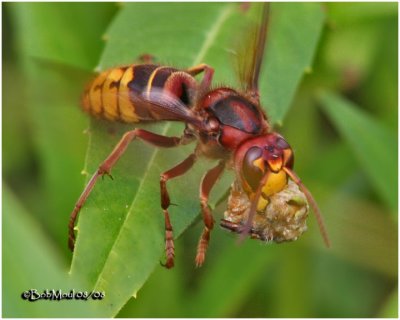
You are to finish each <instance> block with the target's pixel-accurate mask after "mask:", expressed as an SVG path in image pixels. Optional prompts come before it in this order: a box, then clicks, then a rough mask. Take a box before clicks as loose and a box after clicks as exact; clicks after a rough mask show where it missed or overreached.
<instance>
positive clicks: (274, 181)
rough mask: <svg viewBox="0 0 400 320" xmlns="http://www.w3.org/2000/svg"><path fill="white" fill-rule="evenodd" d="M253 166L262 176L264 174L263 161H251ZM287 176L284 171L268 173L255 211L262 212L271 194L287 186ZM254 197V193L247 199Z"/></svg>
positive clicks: (259, 159)
mask: <svg viewBox="0 0 400 320" xmlns="http://www.w3.org/2000/svg"><path fill="white" fill-rule="evenodd" d="M253 165H254V166H255V167H257V168H259V169H260V170H261V171H262V173H263V174H265V169H266V168H265V165H264V161H263V160H262V159H261V158H258V159H256V160H254V161H253ZM287 182H288V181H287V174H286V172H285V171H283V170H280V171H278V172H276V173H275V172H270V174H269V176H268V179H267V181H266V182H265V184H264V186H263V187H262V193H261V197H260V200H259V201H258V204H257V211H263V210H264V209H265V207H266V206H267V205H268V202H269V201H268V198H269V197H270V196H272V195H273V194H275V193H277V192H280V191H282V190H283V188H285V186H286V185H287ZM254 197H255V192H251V193H250V194H249V198H250V199H251V200H253V198H254Z"/></svg>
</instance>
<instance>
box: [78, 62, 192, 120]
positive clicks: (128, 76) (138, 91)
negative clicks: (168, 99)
mask: <svg viewBox="0 0 400 320" xmlns="http://www.w3.org/2000/svg"><path fill="white" fill-rule="evenodd" d="M196 86H197V84H196V81H195V80H194V78H193V77H192V76H191V75H189V74H188V73H186V72H184V71H180V70H177V69H174V68H171V67H165V66H157V65H153V64H139V65H131V66H126V67H120V68H114V69H109V70H106V71H104V72H102V73H100V74H99V75H98V76H97V77H96V78H95V79H94V80H93V81H92V82H91V83H90V84H89V85H88V87H87V88H86V90H85V92H84V95H83V98H82V105H83V109H84V110H85V111H86V112H88V113H90V114H92V115H94V116H97V117H101V118H105V119H107V120H111V121H123V122H128V123H131V122H138V121H152V120H170V119H168V118H163V116H162V115H161V116H160V115H159V114H157V112H156V111H154V110H150V109H149V107H148V105H146V104H145V103H140V101H141V100H140V97H142V96H143V94H144V93H150V92H151V90H158V91H159V90H163V91H167V92H168V93H169V94H172V95H174V96H176V97H177V98H178V99H180V100H181V101H182V102H183V103H184V104H185V105H188V106H189V105H190V103H191V96H192V95H193V94H192V92H193V91H194V90H193V89H195V88H196ZM155 88H157V89H155Z"/></svg>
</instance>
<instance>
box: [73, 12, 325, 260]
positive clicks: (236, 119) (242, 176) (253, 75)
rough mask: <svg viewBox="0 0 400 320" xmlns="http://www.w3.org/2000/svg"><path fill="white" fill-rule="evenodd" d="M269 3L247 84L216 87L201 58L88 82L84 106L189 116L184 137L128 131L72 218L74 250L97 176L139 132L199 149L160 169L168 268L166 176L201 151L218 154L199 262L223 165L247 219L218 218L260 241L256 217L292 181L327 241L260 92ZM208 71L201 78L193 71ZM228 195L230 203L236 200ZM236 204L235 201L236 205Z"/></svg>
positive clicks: (106, 113)
mask: <svg viewBox="0 0 400 320" xmlns="http://www.w3.org/2000/svg"><path fill="white" fill-rule="evenodd" d="M268 15H269V6H267V5H265V6H264V7H263V12H262V19H261V23H260V26H259V27H258V28H257V29H256V31H255V32H254V35H253V37H252V38H251V40H250V41H249V45H248V48H247V50H250V52H252V54H251V55H249V56H248V57H246V59H248V60H247V61H246V62H245V63H244V64H242V66H241V68H240V70H239V78H240V80H241V82H242V84H243V89H241V90H237V89H233V88H230V87H224V86H220V87H216V88H215V87H214V88H212V87H211V85H212V78H213V74H214V69H213V68H212V67H210V66H208V65H206V64H200V65H197V66H194V67H191V68H189V69H186V70H178V69H175V68H173V67H169V66H163V65H157V64H153V63H151V62H149V61H148V60H149V55H145V56H144V59H145V60H147V62H146V63H142V64H137V65H129V66H125V67H119V68H114V69H110V70H106V71H104V72H102V73H100V74H99V75H98V76H97V77H96V78H95V79H94V80H93V81H92V82H91V83H89V85H88V86H87V88H86V90H85V92H84V94H83V98H82V105H83V109H84V110H85V111H86V112H88V113H89V114H91V115H93V116H96V117H101V118H105V119H108V120H110V121H122V122H127V123H137V122H146V121H180V122H183V123H185V129H184V132H183V134H182V136H181V137H167V136H162V135H158V134H155V133H152V132H149V131H147V130H144V129H133V130H131V131H128V132H126V133H125V134H124V135H123V137H122V138H121V140H120V141H119V142H118V144H117V145H116V146H115V148H114V149H113V150H112V152H111V153H110V155H109V156H108V157H107V158H106V159H105V160H104V161H103V163H101V164H100V166H99V167H98V169H97V171H96V172H95V173H94V174H93V176H92V177H91V179H90V180H89V182H88V184H87V186H86V187H85V189H84V191H83V193H82V194H81V196H80V198H79V199H78V201H77V203H76V205H75V207H74V209H73V211H72V213H71V217H70V221H69V247H70V249H71V250H73V249H74V243H75V232H74V226H75V220H76V218H77V216H78V213H79V211H80V209H81V208H82V206H83V205H84V203H85V201H86V199H87V198H88V196H89V194H90V193H91V191H92V189H93V187H94V186H95V184H96V182H97V180H98V178H99V177H101V176H103V175H109V174H110V172H111V169H112V168H113V167H114V165H115V164H116V163H117V161H118V159H119V158H120V157H121V156H122V155H123V154H124V152H125V150H126V148H127V147H128V145H129V144H130V142H132V141H133V140H135V139H141V140H143V141H144V142H147V143H149V144H151V145H153V146H156V147H163V148H172V147H178V146H180V145H185V144H188V143H191V142H194V141H196V142H197V144H196V147H195V149H194V151H193V152H192V153H191V154H190V155H189V156H188V157H187V158H186V159H184V160H183V161H182V162H180V163H179V164H177V165H176V166H175V167H173V168H171V169H169V170H167V171H165V172H163V173H161V175H160V192H161V208H162V211H163V214H164V218H165V255H166V262H165V264H164V266H165V267H167V268H171V267H173V266H174V257H175V254H174V238H173V228H172V225H171V222H170V216H169V206H170V197H169V194H168V190H167V182H168V181H169V180H171V179H174V178H177V177H179V176H182V175H184V174H185V173H186V172H188V171H189V170H190V168H191V167H192V166H193V164H194V163H195V161H196V160H198V159H199V158H201V157H206V158H209V159H215V160H217V161H218V162H217V164H216V165H215V166H214V167H213V168H211V169H210V170H209V171H207V172H206V173H205V174H204V176H203V178H202V180H201V184H200V206H201V212H202V218H203V221H204V228H203V231H202V234H201V236H200V240H199V243H198V247H197V253H196V259H195V262H196V265H197V266H201V265H202V264H203V263H204V260H205V255H206V251H207V248H208V244H209V241H210V233H211V230H212V229H213V227H214V219H213V216H212V214H211V210H210V208H209V206H208V199H209V194H210V192H211V189H212V188H213V186H214V185H215V183H216V182H217V180H218V179H219V177H220V176H221V174H222V173H223V171H224V170H225V169H231V170H234V171H235V173H236V180H235V183H236V186H237V187H239V189H240V192H241V193H240V195H241V197H242V196H245V198H246V199H247V202H248V204H249V205H248V208H247V212H246V216H245V217H246V219H244V218H243V217H244V216H241V218H240V219H239V220H238V221H233V220H229V219H224V220H222V222H221V225H222V226H223V227H224V228H226V229H228V230H231V231H233V232H237V233H240V234H241V236H242V237H244V236H246V235H251V236H252V237H256V238H259V239H261V240H267V239H266V238H268V237H263V236H260V234H259V231H257V230H255V228H254V226H255V221H256V219H255V216H256V214H257V212H259V211H263V210H265V208H266V204H267V203H268V201H269V199H272V198H273V196H274V195H276V194H278V193H280V192H282V191H283V190H284V189H285V188H287V187H288V185H289V181H290V180H291V181H290V183H291V184H295V185H296V188H297V189H300V191H301V194H304V196H305V198H306V199H307V200H308V202H309V203H310V205H311V207H312V209H313V212H314V213H315V215H316V217H317V221H318V223H319V227H320V231H321V234H322V236H323V238H324V240H325V243H326V244H327V245H329V240H328V236H327V233H326V230H325V227H324V224H323V221H322V216H321V213H320V210H319V209H318V206H317V204H316V202H315V200H314V199H313V197H312V195H311V193H310V192H309V191H308V189H307V188H306V187H305V186H304V184H303V183H302V182H301V180H300V179H299V177H298V176H297V175H296V173H295V172H294V171H293V164H294V157H293V151H292V149H291V147H290V145H289V144H288V143H287V142H286V140H285V139H284V138H283V137H282V136H281V135H280V134H278V133H276V132H274V131H273V129H272V127H271V126H270V124H269V122H268V120H267V117H266V115H265V114H264V112H263V110H262V108H261V105H260V98H259V86H258V80H259V73H260V68H261V63H262V57H263V55H264V47H265V43H266V36H267V21H268ZM201 73H202V74H203V76H202V79H201V81H197V80H196V79H195V76H197V75H199V74H201ZM232 203H234V202H231V203H230V204H231V205H232ZM234 206H235V205H234Z"/></svg>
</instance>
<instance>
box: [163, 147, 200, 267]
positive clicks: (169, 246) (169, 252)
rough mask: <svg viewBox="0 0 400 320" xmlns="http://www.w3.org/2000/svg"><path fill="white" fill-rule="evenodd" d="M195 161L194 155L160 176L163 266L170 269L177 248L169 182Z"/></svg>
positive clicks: (183, 172) (185, 170) (184, 171)
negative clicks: (171, 213)
mask: <svg viewBox="0 0 400 320" xmlns="http://www.w3.org/2000/svg"><path fill="white" fill-rule="evenodd" d="M195 161H196V155H195V154H194V153H192V154H191V155H190V156H189V157H187V158H186V159H185V160H183V161H182V162H181V163H179V164H178V165H177V166H175V167H173V168H172V169H170V170H168V171H166V172H164V173H162V174H161V176H160V189H161V207H162V209H163V211H164V217H165V255H166V257H167V261H166V263H165V264H163V266H164V267H166V268H168V269H170V268H172V267H173V266H174V257H175V247H174V237H173V232H172V225H171V221H170V219H169V213H168V207H169V205H170V203H171V202H170V199H169V194H168V190H167V181H168V180H170V179H173V178H176V177H179V176H181V175H183V174H185V173H186V172H187V171H188V170H189V169H190V168H191V167H192V166H193V164H194V162H195Z"/></svg>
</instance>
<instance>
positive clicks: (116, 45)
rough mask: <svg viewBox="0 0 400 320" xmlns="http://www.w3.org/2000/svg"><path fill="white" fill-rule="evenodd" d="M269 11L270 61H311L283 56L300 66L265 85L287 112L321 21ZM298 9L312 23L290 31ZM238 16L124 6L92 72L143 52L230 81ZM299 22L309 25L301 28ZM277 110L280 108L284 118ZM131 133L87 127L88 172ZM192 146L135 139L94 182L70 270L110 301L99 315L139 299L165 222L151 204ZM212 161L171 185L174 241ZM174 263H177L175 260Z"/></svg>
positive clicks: (159, 251)
mask: <svg viewBox="0 0 400 320" xmlns="http://www.w3.org/2000/svg"><path fill="white" fill-rule="evenodd" d="M274 8H276V13H275V15H276V21H275V22H272V23H273V27H272V28H273V29H272V30H271V33H270V36H269V37H270V38H271V39H274V37H275V36H276V37H278V38H279V39H280V40H278V43H276V44H275V45H272V47H271V48H269V49H268V55H269V57H268V59H272V60H273V59H275V58H276V59H278V58H279V61H277V65H283V64H284V59H285V58H284V57H286V53H287V52H286V51H285V52H281V51H279V50H281V49H282V46H281V45H280V44H279V42H281V43H283V46H289V41H292V43H291V45H290V50H289V51H290V52H292V50H293V51H295V52H298V55H299V56H301V57H305V56H307V52H308V53H309V54H308V60H307V61H308V62H304V63H303V60H302V61H301V63H300V62H298V60H296V59H295V60H293V59H291V58H290V57H294V55H293V54H290V53H289V54H288V62H289V64H290V63H294V64H296V65H297V67H296V68H295V69H290V70H289V73H290V76H288V77H285V78H284V79H281V81H277V83H276V85H275V86H274V88H272V89H270V90H271V91H274V92H278V91H279V92H281V90H282V85H283V86H284V87H285V88H287V90H286V93H285V97H284V98H282V97H280V96H279V97H277V98H276V99H275V100H276V101H277V102H276V107H277V108H278V105H279V108H281V107H280V104H281V102H282V101H283V102H282V104H283V106H284V108H286V110H287V108H288V105H289V102H290V98H291V96H292V95H293V94H294V89H295V87H296V85H297V83H298V81H299V79H300V78H301V75H302V74H303V72H304V69H305V67H306V66H307V65H308V64H307V63H309V61H310V60H311V56H312V52H313V48H314V47H315V44H316V38H317V36H318V34H319V31H320V28H321V24H322V17H323V15H322V12H321V11H320V7H319V5H304V4H293V5H292V6H288V5H282V6H280V5H274ZM274 10H275V9H274ZM298 10H301V11H302V12H304V13H306V14H308V13H310V14H311V17H312V20H314V21H313V24H312V27H311V29H310V28H309V27H310V26H311V24H309V23H306V22H307V21H308V19H310V18H309V17H303V20H304V23H300V24H299V25H298V26H297V27H296V28H294V27H288V26H287V24H291V23H292V22H291V19H292V18H293V19H295V21H296V22H299V21H300V20H299V18H298ZM171 17H173V18H171ZM240 20H243V14H242V13H241V12H240V10H239V7H238V6H237V5H234V4H227V3H224V4H222V3H213V4H204V3H196V4H194V3H190V4H157V6H155V5H152V4H144V3H137V4H124V5H123V9H122V10H121V12H120V14H119V15H118V16H117V18H116V20H115V21H114V22H113V24H112V25H111V27H110V29H109V30H108V31H107V33H106V36H105V38H106V39H107V43H106V47H105V50H104V52H103V56H102V59H101V61H100V63H99V69H104V68H106V67H111V66H115V65H121V64H124V63H133V62H134V61H135V59H136V58H137V57H138V56H140V55H141V54H143V53H150V54H152V55H153V56H155V57H156V60H157V61H158V62H161V63H163V62H165V63H168V64H172V65H176V66H179V67H183V68H185V67H188V66H192V65H195V64H198V63H201V62H205V63H208V64H210V65H211V66H213V67H215V71H216V72H215V83H221V82H227V81H232V80H231V79H232V78H233V77H234V73H233V68H232V66H231V61H230V60H229V59H227V57H229V56H228V53H227V51H228V48H229V45H230V41H231V40H232V33H234V31H233V30H236V29H235V26H236V25H237V24H238V21H240ZM302 26H307V27H305V28H304V30H303V28H302ZM288 29H290V30H289V31H288ZM295 29H296V32H300V34H302V35H304V36H305V37H307V39H308V37H310V35H309V32H311V34H312V38H313V39H315V43H313V44H311V43H310V42H307V43H308V45H311V46H312V48H311V49H310V48H309V47H307V48H306V47H305V46H304V43H303V42H302V41H300V38H297V37H294V35H293V32H294V30H295ZM281 32H283V34H284V35H283V36H282V35H280V33H281ZM285 36H288V37H289V40H288V41H284V39H283V37H285ZM293 37H294V38H293ZM293 41H294V42H293ZM297 49H298V50H297ZM278 51H279V52H278ZM264 68H265V69H264V74H270V75H271V76H270V77H269V78H267V79H268V80H266V82H268V83H269V85H270V86H271V85H272V86H273V83H274V81H275V79H276V77H277V75H275V72H274V70H276V69H274V66H273V65H272V64H271V63H270V64H265V66H264ZM269 69H271V71H269ZM285 70H287V69H285ZM278 71H280V70H278ZM280 76H281V75H280ZM280 76H279V77H280ZM262 86H263V84H262ZM270 88H271V87H270ZM262 94H264V90H262ZM267 98H268V96H267ZM271 101H273V99H272V98H271ZM273 107H275V105H274V106H273ZM283 113H284V112H283V111H281V112H279V114H281V115H282V116H283ZM131 128H132V127H130V126H122V125H117V124H108V123H105V122H103V121H92V124H91V129H90V142H89V150H88V154H87V163H86V171H87V172H88V173H92V172H94V171H95V170H96V168H97V166H98V165H99V163H101V161H103V160H104V159H105V157H106V156H107V155H108V154H109V152H110V151H111V150H112V148H113V146H114V145H115V144H116V143H117V141H118V140H119V139H120V137H121V135H122V133H123V132H125V131H127V130H128V129H131ZM146 129H147V130H150V131H153V132H157V133H161V134H164V135H168V136H172V135H181V134H182V129H183V126H182V125H181V124H171V123H167V124H165V123H160V124H155V125H152V126H146ZM193 148H194V146H187V147H185V148H178V149H174V150H156V149H155V148H153V147H149V146H147V145H144V144H143V143H142V142H140V141H136V142H133V143H132V145H131V147H130V148H128V151H127V152H126V154H125V155H124V157H123V158H122V159H121V160H120V161H119V162H118V165H117V166H116V167H115V168H114V169H113V176H114V177H115V180H114V181H110V180H109V179H104V181H101V182H100V183H98V185H96V188H95V190H94V191H93V193H92V194H91V197H90V198H89V200H88V201H87V203H86V204H85V207H84V208H83V209H82V212H81V217H80V219H79V223H78V230H79V231H78V238H77V243H76V251H75V254H74V259H73V263H72V267H71V273H72V275H78V274H79V275H84V276H85V278H86V279H87V285H88V286H93V287H95V288H96V289H98V290H102V291H103V290H104V291H106V292H107V301H106V304H104V306H103V310H104V315H105V316H113V315H115V314H116V313H117V312H118V311H119V310H120V309H121V307H122V306H123V305H124V304H125V303H126V301H127V300H128V299H129V298H130V297H131V296H132V295H133V296H136V294H137V291H138V290H139V289H140V288H141V286H142V285H143V284H144V282H145V281H146V280H147V278H148V277H149V275H150V273H151V272H152V270H153V269H154V267H155V266H156V265H157V264H158V263H159V261H160V259H162V257H163V251H164V221H163V216H162V211H161V209H160V204H159V200H158V199H159V175H160V173H161V172H163V171H165V170H167V169H170V168H171V167H172V166H174V165H176V164H177V163H178V162H179V161H181V160H183V159H184V158H185V157H187V155H188V154H189V153H190V152H191V150H193ZM212 165H214V164H212V163H205V162H204V161H199V163H197V164H196V165H195V167H194V169H193V170H191V171H190V172H189V173H188V174H186V175H185V177H184V178H181V179H179V178H178V179H176V180H173V181H170V182H168V189H169V192H170V196H171V199H172V202H173V203H176V204H177V206H171V207H170V210H169V211H170V215H171V220H172V225H173V226H174V235H175V237H178V236H179V235H180V234H181V233H182V232H183V231H184V229H186V228H187V227H188V226H189V225H190V224H191V223H192V222H193V220H194V218H195V217H196V216H197V214H198V212H199V203H198V198H197V194H198V184H199V182H200V177H201V175H202V174H203V173H204V172H205V171H206V169H207V168H210V167H211V166H212ZM225 179H226V182H224V181H220V183H219V184H218V186H216V187H215V189H213V196H212V199H211V200H212V201H211V203H215V201H214V200H215V199H218V198H219V197H220V196H221V195H222V193H223V192H224V191H225V190H226V188H227V187H228V181H229V180H230V181H231V179H227V178H225ZM94 248H95V250H94ZM193 256H194V250H193ZM176 262H177V263H179V262H180V258H179V257H177V261H176ZM88 266H90V268H88ZM170 272H176V271H175V270H171V271H170Z"/></svg>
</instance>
